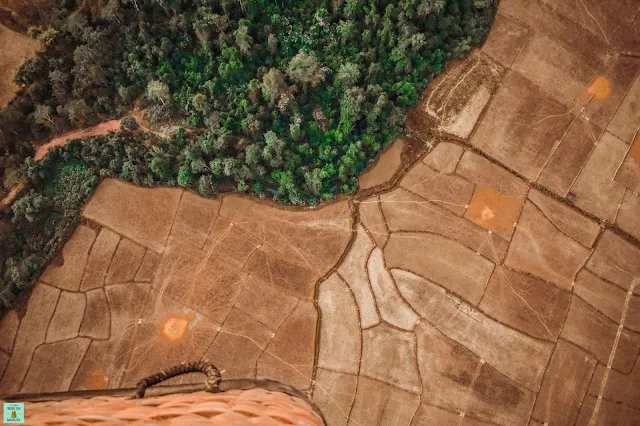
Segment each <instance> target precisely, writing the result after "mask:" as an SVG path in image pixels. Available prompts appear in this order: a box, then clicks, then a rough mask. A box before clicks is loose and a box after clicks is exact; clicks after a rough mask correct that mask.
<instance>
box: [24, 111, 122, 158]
mask: <svg viewBox="0 0 640 426" xmlns="http://www.w3.org/2000/svg"><path fill="white" fill-rule="evenodd" d="M117 130H120V120H111V121H107V122H105V123H101V124H98V125H97V126H93V127H88V128H86V129H82V130H74V131H73V132H69V133H65V134H63V135H60V136H57V137H55V138H53V139H51V140H50V141H49V142H47V143H46V144H44V145H41V146H40V147H38V150H37V151H36V155H35V159H36V160H40V159H42V158H44V156H45V155H47V152H49V150H50V149H51V148H53V147H54V146H61V145H65V144H66V143H67V142H68V141H69V140H70V139H78V138H86V137H89V136H100V135H106V134H107V133H109V132H115V131H117Z"/></svg>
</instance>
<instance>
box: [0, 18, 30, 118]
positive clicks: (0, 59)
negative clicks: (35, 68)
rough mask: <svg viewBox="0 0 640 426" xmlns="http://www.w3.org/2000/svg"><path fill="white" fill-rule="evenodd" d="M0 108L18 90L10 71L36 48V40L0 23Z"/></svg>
mask: <svg viewBox="0 0 640 426" xmlns="http://www.w3.org/2000/svg"><path fill="white" fill-rule="evenodd" d="M0 46H2V48H1V49H0V109H1V108H4V107H5V106H6V105H7V104H8V103H9V101H11V99H13V96H14V95H15V93H16V92H17V91H18V86H16V85H15V84H13V82H12V81H11V73H12V72H13V70H14V69H15V68H16V67H17V66H18V65H20V62H21V61H22V60H23V59H24V58H27V57H29V56H32V55H33V54H34V53H35V51H36V50H37V49H38V41H36V40H33V39H31V38H29V37H27V36H25V35H22V34H19V33H17V32H15V31H12V30H10V29H9V28H7V27H5V26H4V25H2V24H0Z"/></svg>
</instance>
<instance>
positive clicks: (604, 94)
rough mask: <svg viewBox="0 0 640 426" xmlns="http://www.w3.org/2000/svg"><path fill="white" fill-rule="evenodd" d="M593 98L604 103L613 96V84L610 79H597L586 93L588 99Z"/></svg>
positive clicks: (600, 77)
mask: <svg viewBox="0 0 640 426" xmlns="http://www.w3.org/2000/svg"><path fill="white" fill-rule="evenodd" d="M591 96H593V97H594V98H595V100H597V101H604V100H605V99H607V98H608V97H609V96H611V83H610V82H609V79H608V78H606V77H602V76H599V77H597V78H596V79H595V80H594V81H593V83H591V86H589V88H588V89H587V91H586V93H585V97H586V98H587V99H588V98H590V97H591Z"/></svg>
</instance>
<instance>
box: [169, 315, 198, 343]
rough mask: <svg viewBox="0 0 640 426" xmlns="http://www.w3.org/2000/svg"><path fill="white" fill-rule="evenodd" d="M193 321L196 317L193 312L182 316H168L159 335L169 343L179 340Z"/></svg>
mask: <svg viewBox="0 0 640 426" xmlns="http://www.w3.org/2000/svg"><path fill="white" fill-rule="evenodd" d="M194 319H196V315H195V314H194V313H193V312H189V313H188V314H187V315H184V316H170V317H168V318H167V319H166V320H165V321H164V323H163V324H162V330H161V331H160V334H161V335H162V337H164V338H165V339H167V340H169V341H175V340H180V339H181V338H182V337H183V336H184V334H185V332H186V331H187V328H188V327H189V324H190V323H191V322H192V321H193V320H194Z"/></svg>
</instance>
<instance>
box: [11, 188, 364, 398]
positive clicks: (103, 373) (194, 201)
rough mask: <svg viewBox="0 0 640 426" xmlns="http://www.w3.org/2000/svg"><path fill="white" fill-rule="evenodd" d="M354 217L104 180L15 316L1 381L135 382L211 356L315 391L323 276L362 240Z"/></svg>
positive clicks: (233, 368) (236, 371) (44, 386)
mask: <svg viewBox="0 0 640 426" xmlns="http://www.w3.org/2000/svg"><path fill="white" fill-rule="evenodd" d="M349 213H350V211H349V207H348V205H347V204H346V203H345V202H342V203H335V204H332V205H329V206H326V207H324V208H322V209H318V210H314V211H306V212H289V211H283V210H280V209H276V208H274V207H270V206H267V205H262V204H257V203H256V202H254V201H247V200H244V199H242V198H239V197H225V198H223V199H221V200H206V199H203V198H201V197H198V196H195V195H193V194H191V193H187V192H184V191H182V190H180V189H164V188H154V189H148V188H147V189H143V188H136V187H133V186H131V185H128V184H124V183H122V182H119V181H115V180H106V181H104V182H103V183H102V184H101V185H100V187H99V188H98V190H97V191H96V193H95V194H94V196H93V197H92V198H91V199H90V201H89V202H88V204H87V206H85V208H84V213H83V214H84V216H85V218H87V219H91V222H90V226H85V225H81V226H79V227H78V228H77V229H76V231H75V233H74V234H73V236H72V238H71V239H70V240H69V242H68V243H67V244H66V245H65V247H64V249H63V250H62V257H63V260H64V263H63V264H62V265H59V266H53V265H51V266H49V268H47V270H46V271H45V273H44V274H43V275H42V277H41V282H39V283H38V284H37V285H36V287H35V289H34V291H33V294H32V296H31V298H30V299H29V304H28V306H27V307H26V314H25V315H24V316H22V315H23V314H21V315H20V316H21V320H18V317H17V316H16V315H15V313H14V312H12V313H10V314H9V315H7V316H6V317H5V318H4V319H3V320H2V326H1V327H0V328H1V329H2V331H3V333H2V337H0V339H1V340H2V345H1V346H0V349H1V350H2V354H3V358H2V371H4V376H3V377H2V381H0V389H2V391H3V392H18V391H23V392H43V391H66V390H70V389H71V390H80V389H100V388H117V387H131V386H134V385H135V384H136V382H137V381H138V380H139V379H140V378H141V377H144V376H147V375H149V374H152V373H154V372H157V371H161V370H162V369H164V368H165V367H167V366H169V365H172V364H177V363H180V362H183V361H189V360H198V359H201V358H204V359H209V360H212V361H214V362H215V363H216V365H217V366H218V367H220V368H221V369H224V370H226V372H225V377H228V378H233V377H237V378H244V377H249V378H251V377H265V378H271V379H275V380H280V381H283V382H287V383H290V384H292V385H294V386H296V387H298V388H299V389H309V387H310V383H311V377H312V374H313V366H314V363H313V362H314V342H315V339H316V336H315V330H316V322H317V312H316V309H315V307H314V305H313V298H314V291H315V284H316V282H317V281H318V280H319V279H320V277H322V276H323V275H325V274H326V273H327V272H328V271H329V270H330V269H331V268H332V267H333V266H334V265H335V264H336V263H337V262H338V260H339V258H340V256H341V255H342V253H343V252H344V250H345V248H346V246H347V243H348V242H349V239H350V238H351V234H352V231H351V229H352V227H351V218H350V215H349ZM7 354H11V356H10V357H9V356H6V355H7ZM5 358H6V359H5ZM31 359H33V362H30V360H31ZM5 367H6V371H5ZM192 379H193V378H190V379H189V380H192ZM195 380H200V379H199V378H197V377H196V378H195Z"/></svg>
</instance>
